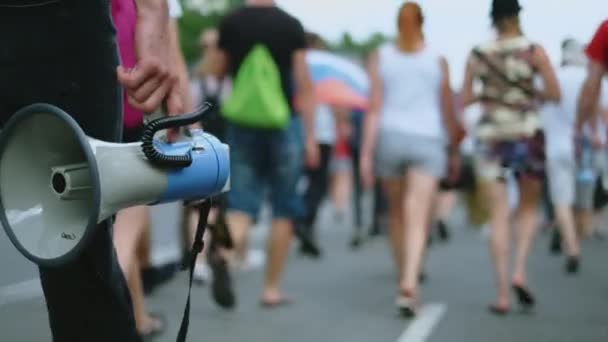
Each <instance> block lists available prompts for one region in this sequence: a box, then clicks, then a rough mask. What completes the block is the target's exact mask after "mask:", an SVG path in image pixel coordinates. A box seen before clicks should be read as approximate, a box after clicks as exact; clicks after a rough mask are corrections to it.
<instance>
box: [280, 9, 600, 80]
mask: <svg viewBox="0 0 608 342" xmlns="http://www.w3.org/2000/svg"><path fill="white" fill-rule="evenodd" d="M277 3H278V5H279V6H281V7H282V8H283V9H285V10H287V11H288V12H290V13H291V14H293V15H294V16H296V17H298V18H299V19H300V20H301V21H302V23H303V24H304V26H305V27H306V28H307V29H308V30H312V31H315V32H317V33H320V34H321V35H323V36H324V37H325V38H327V39H330V40H337V39H339V38H340V37H341V35H342V33H343V32H344V31H348V32H350V33H351V34H352V35H353V36H354V37H356V38H357V39H364V38H366V37H368V36H369V35H371V34H372V33H374V32H383V33H386V34H390V35H392V34H394V33H395V26H396V24H395V22H396V15H397V10H398V8H399V6H400V5H401V4H402V3H403V1H398V0H277ZM419 3H420V4H421V5H422V8H423V11H424V12H425V16H426V23H425V34H426V37H427V42H428V43H429V45H433V46H434V48H435V49H436V50H439V51H441V52H442V53H443V54H444V55H445V56H446V57H447V58H448V60H449V62H450V69H451V72H452V75H453V77H452V78H453V85H454V86H455V87H459V86H460V82H461V79H462V74H463V71H464V70H463V69H464V61H465V59H466V56H467V54H468V52H469V51H470V49H471V47H472V46H473V45H474V44H476V43H479V42H481V41H483V40H485V39H488V38H490V37H491V36H492V30H491V29H490V20H489V15H488V13H489V11H490V4H491V0H420V1H419ZM520 3H521V4H522V7H524V10H523V12H522V22H523V23H522V24H523V29H524V31H525V33H526V34H527V35H528V36H529V37H530V38H531V39H533V40H535V41H537V42H539V43H541V44H542V45H543V46H544V47H545V48H546V49H547V50H548V52H549V55H550V56H551V58H552V59H553V61H554V62H558V61H559V48H560V43H561V41H562V39H564V38H566V37H571V38H576V39H579V40H581V41H583V42H588V41H589V39H590V38H591V36H592V35H593V33H594V31H595V29H596V28H597V26H598V25H599V24H600V23H601V22H602V20H604V19H608V0H520Z"/></svg>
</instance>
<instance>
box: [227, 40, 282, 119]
mask: <svg viewBox="0 0 608 342" xmlns="http://www.w3.org/2000/svg"><path fill="white" fill-rule="evenodd" d="M222 114H223V116H224V117H225V118H226V119H227V120H228V121H230V122H234V123H236V124H240V125H243V126H248V127H254V128H262V129H281V128H284V127H285V126H287V124H288V122H289V118H290V115H291V113H290V109H289V103H288V102H287V99H286V98H285V94H284V92H283V88H282V85H281V73H280V72H279V68H278V67H277V65H276V64H275V62H274V59H273V58H272V55H271V54H270V51H269V50H268V49H267V48H266V47H265V46H264V45H261V44H258V45H255V46H254V47H253V49H252V50H251V51H250V52H249V54H248V55H247V57H245V59H244V60H243V63H241V66H240V68H239V70H238V72H237V73H236V77H235V79H234V81H233V85H232V92H231V94H230V95H229V97H228V98H227V99H226V101H225V102H224V103H223V105H222Z"/></svg>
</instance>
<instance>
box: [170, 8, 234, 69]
mask: <svg viewBox="0 0 608 342" xmlns="http://www.w3.org/2000/svg"><path fill="white" fill-rule="evenodd" d="M180 2H181V4H182V8H183V10H184V15H183V16H182V17H181V19H180V20H179V29H180V41H181V46H182V51H183V52H184V57H185V58H186V61H187V62H188V64H191V63H194V62H195V61H196V59H197V58H198V57H199V54H200V47H199V36H200V34H201V32H202V31H203V30H205V29H208V28H213V27H217V25H218V23H219V21H220V19H221V18H222V16H223V15H224V14H225V13H226V12H227V11H229V10H230V9H232V8H234V7H236V6H240V5H242V4H243V3H244V2H245V1H244V0H180Z"/></svg>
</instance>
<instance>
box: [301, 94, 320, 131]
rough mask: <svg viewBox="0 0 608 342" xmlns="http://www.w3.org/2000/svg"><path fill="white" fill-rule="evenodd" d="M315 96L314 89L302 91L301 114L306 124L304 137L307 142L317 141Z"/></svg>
mask: <svg viewBox="0 0 608 342" xmlns="http://www.w3.org/2000/svg"><path fill="white" fill-rule="evenodd" d="M315 108H316V103H315V97H314V92H313V91H312V89H306V90H304V91H302V92H301V93H300V115H301V116H302V123H303V124H304V134H305V136H304V138H305V142H306V143H310V142H313V141H315Z"/></svg>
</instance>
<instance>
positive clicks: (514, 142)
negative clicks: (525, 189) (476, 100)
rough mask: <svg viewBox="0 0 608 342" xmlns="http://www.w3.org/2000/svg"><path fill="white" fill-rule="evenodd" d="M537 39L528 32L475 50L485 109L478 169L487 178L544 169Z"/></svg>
mask: <svg viewBox="0 0 608 342" xmlns="http://www.w3.org/2000/svg"><path fill="white" fill-rule="evenodd" d="M534 49H535V45H534V43H532V42H530V41H529V40H528V39H526V38H525V37H517V38H512V39H506V40H500V41H492V42H490V43H487V44H484V45H481V46H478V47H476V48H475V49H474V50H473V53H472V57H471V63H472V66H473V70H474V75H475V78H476V79H478V80H479V81H481V85H482V87H481V94H480V95H481V96H480V98H481V103H482V111H483V115H482V118H481V120H480V122H479V123H478V125H477V127H476V129H475V136H476V138H477V152H478V153H477V156H478V171H479V172H480V175H481V176H482V177H483V178H486V179H488V178H489V179H504V178H505V177H506V173H507V172H509V171H511V172H513V174H514V175H515V176H517V177H527V176H532V177H536V178H538V177H542V176H543V175H544V162H545V153H544V137H543V134H542V122H541V118H540V114H539V110H538V108H539V103H538V101H537V97H536V91H535V89H534V78H535V76H536V75H537V70H536V69H535V67H534V63H533V55H534Z"/></svg>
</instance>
